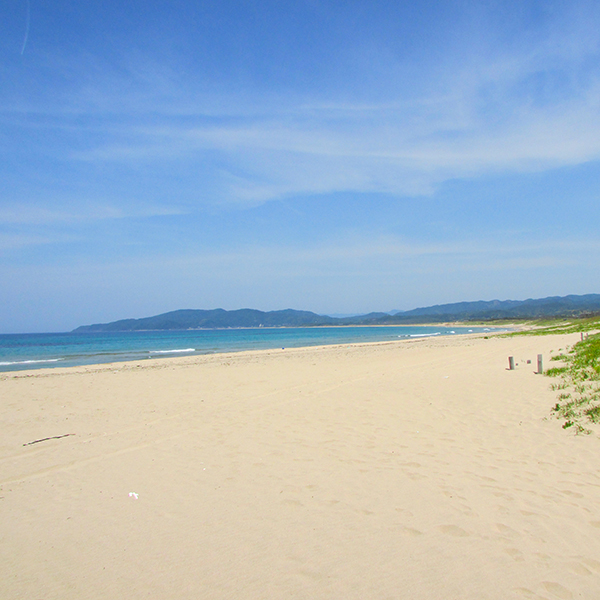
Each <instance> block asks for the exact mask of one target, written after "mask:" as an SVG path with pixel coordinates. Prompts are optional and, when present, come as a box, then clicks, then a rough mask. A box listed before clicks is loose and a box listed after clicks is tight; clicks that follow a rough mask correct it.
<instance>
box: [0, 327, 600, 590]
mask: <svg viewBox="0 0 600 600" xmlns="http://www.w3.org/2000/svg"><path fill="white" fill-rule="evenodd" d="M577 339H578V335H577V334H575V335H570V336H550V337H522V338H512V339H498V338H491V339H483V338H481V337H469V338H465V337H461V338H458V337H453V338H435V339H421V340H418V341H412V342H399V343H386V344H369V345H359V346H352V347H349V346H337V347H322V348H305V349H299V350H287V349H286V350H279V351H265V352H252V353H240V354H228V355H216V356H209V357H193V358H180V359H173V360H171V359H168V360H167V359H165V360H160V361H147V362H143V363H120V364H114V365H108V366H106V365H104V366H101V367H80V368H73V369H55V370H44V371H35V372H27V373H18V374H4V375H2V376H1V377H0V418H1V427H2V438H1V442H0V482H1V490H0V510H1V511H2V522H1V525H0V597H1V598H2V599H9V598H10V599H17V598H23V599H25V598H26V599H28V600H31V599H33V600H36V599H38V600H41V599H45V600H48V599H55V598H56V599H58V598H60V599H63V600H64V599H67V600H68V599H78V600H80V599H86V600H93V599H103V600H105V599H115V600H116V599H119V600H121V599H125V598H126V599H137V598H146V599H147V598H150V599H161V600H162V599H175V598H176V599H178V600H184V599H205V598H206V599H223V598H227V599H229V598H231V599H234V598H235V599H237V598H243V599H246V598H250V599H284V598H285V599H300V598H303V599H304V598H305V599H311V600H312V599H320V598H327V599H340V600H351V599H361V600H364V599H377V600H380V599H387V598H390V599H411V600H420V599H423V600H425V599H427V600H432V599H444V600H446V599H452V598H456V599H461V600H463V599H473V600H475V599H477V600H482V599H487V598H490V599H499V600H500V599H506V598H546V599H554V598H561V599H565V598H588V599H590V598H598V597H600V474H599V471H598V456H599V450H600V440H599V439H598V437H597V436H596V435H591V436H574V435H573V433H572V432H570V431H569V430H563V429H562V428H561V423H560V422H559V421H557V420H554V419H552V418H549V415H550V409H551V407H552V406H553V405H554V403H555V402H556V394H557V392H553V391H551V390H550V384H551V380H550V379H549V378H546V377H543V376H540V375H536V374H535V373H534V371H535V370H536V356H537V354H538V353H543V355H544V359H545V363H546V366H549V364H550V363H549V362H548V359H549V357H550V350H551V349H552V350H554V351H555V352H556V351H558V349H559V348H564V347H565V346H566V345H567V344H572V343H575V342H576V341H577ZM509 355H514V356H515V359H516V361H517V363H518V366H517V368H516V370H514V371H508V370H507V369H506V367H507V366H508V358H507V357H508V356H509ZM527 359H530V360H531V361H532V362H531V364H529V365H528V364H526V360H527ZM66 434H72V435H70V436H68V437H60V438H57V439H49V440H46V441H42V442H38V443H35V444H30V445H26V444H28V443H30V442H32V441H35V440H38V439H42V438H49V437H55V436H63V435H66ZM134 494H136V495H137V496H136V495H134Z"/></svg>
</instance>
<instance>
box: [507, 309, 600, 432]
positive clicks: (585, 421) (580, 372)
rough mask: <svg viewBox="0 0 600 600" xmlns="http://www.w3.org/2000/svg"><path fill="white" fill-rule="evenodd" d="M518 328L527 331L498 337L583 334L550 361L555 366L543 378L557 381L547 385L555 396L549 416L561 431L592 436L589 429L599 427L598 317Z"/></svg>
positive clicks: (541, 323)
mask: <svg viewBox="0 0 600 600" xmlns="http://www.w3.org/2000/svg"><path fill="white" fill-rule="evenodd" d="M519 325H521V326H524V327H527V328H528V329H525V330H521V331H513V332H510V333H504V334H500V336H499V337H513V336H521V335H558V334H567V333H582V334H583V335H582V338H583V339H582V340H581V341H580V342H577V343H576V344H574V345H573V346H572V347H567V348H565V349H564V350H563V349H561V350H560V351H561V354H557V355H554V356H553V357H552V358H551V359H550V360H551V361H553V362H558V363H559V365H558V366H555V367H551V368H550V369H548V370H546V371H545V372H544V375H546V376H548V377H554V378H556V379H557V382H556V383H553V384H552V385H551V388H552V389H553V390H555V391H557V392H559V394H558V398H557V402H556V404H555V405H554V407H553V408H552V415H553V416H554V417H556V418H557V419H561V420H563V421H564V423H563V429H569V428H573V430H574V431H575V432H576V433H577V434H589V433H592V430H591V429H590V426H592V425H597V424H599V423H600V316H598V315H595V316H592V317H585V318H570V319H552V320H548V319H544V320H537V321H526V322H521V323H519ZM584 336H585V337H584Z"/></svg>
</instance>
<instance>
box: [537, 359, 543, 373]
mask: <svg viewBox="0 0 600 600" xmlns="http://www.w3.org/2000/svg"><path fill="white" fill-rule="evenodd" d="M537 372H538V375H541V374H542V373H543V372H544V367H543V366H542V355H541V354H538V370H537Z"/></svg>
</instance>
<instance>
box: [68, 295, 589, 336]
mask: <svg viewBox="0 0 600 600" xmlns="http://www.w3.org/2000/svg"><path fill="white" fill-rule="evenodd" d="M595 313H600V294H587V295H585V296H562V297H559V296H553V297H550V298H540V299H537V300H533V299H529V300H491V301H489V302H486V301H483V300H480V301H478V302H458V303H455V304H439V305H436V306H428V307H425V308H415V309H414V310H409V311H404V312H401V311H394V312H393V313H383V312H375V313H369V314H366V315H360V316H353V317H331V316H327V315H318V314H316V313H313V312H310V311H305V310H292V309H287V310H276V311H270V312H263V311H260V310H253V309H249V308H243V309H240V310H224V309H222V308H217V309H214V310H192V309H190V310H175V311H172V312H168V313H164V314H162V315H156V316H154V317H146V318H142V319H124V320H121V321H113V322H112V323H98V324H96V325H84V326H81V327H78V328H77V329H75V330H74V331H75V332H78V333H82V332H97V331H147V330H173V329H227V328H238V327H311V326H312V327H315V326H319V325H321V326H323V325H397V324H403V323H404V324H427V323H443V322H446V321H491V320H499V319H505V320H510V319H538V318H544V317H581V316H585V315H588V314H595Z"/></svg>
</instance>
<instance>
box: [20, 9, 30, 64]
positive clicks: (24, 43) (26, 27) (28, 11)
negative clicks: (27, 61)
mask: <svg viewBox="0 0 600 600" xmlns="http://www.w3.org/2000/svg"><path fill="white" fill-rule="evenodd" d="M30 20H31V7H30V5H29V0H27V24H26V25H25V39H24V40H23V47H22V48H21V56H23V52H25V46H27V38H28V37H29V21H30Z"/></svg>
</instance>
